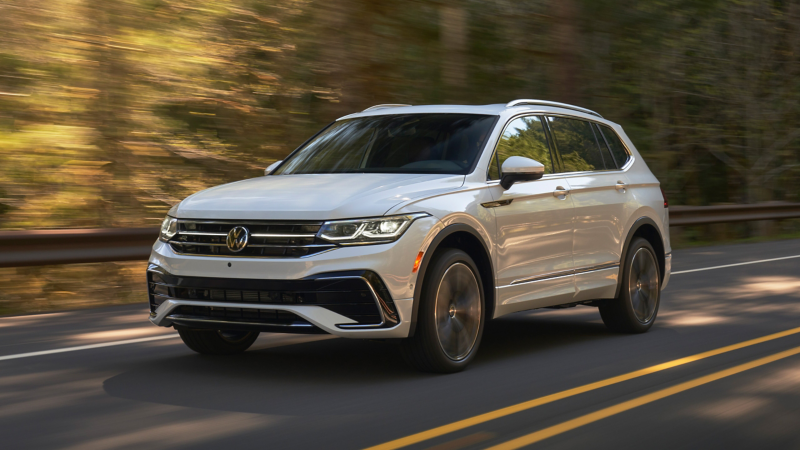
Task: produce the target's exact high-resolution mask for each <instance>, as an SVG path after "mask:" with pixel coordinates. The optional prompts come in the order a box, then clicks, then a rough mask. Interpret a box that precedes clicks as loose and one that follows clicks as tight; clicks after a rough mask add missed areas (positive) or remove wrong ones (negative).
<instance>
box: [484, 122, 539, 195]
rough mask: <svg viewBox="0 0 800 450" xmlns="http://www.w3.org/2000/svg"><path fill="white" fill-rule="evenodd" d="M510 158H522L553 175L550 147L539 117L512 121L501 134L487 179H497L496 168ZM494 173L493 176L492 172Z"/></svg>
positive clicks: (497, 172)
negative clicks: (495, 158) (538, 163)
mask: <svg viewBox="0 0 800 450" xmlns="http://www.w3.org/2000/svg"><path fill="white" fill-rule="evenodd" d="M511 156H524V157H526V158H530V159H532V160H534V161H539V162H540V163H542V164H543V165H544V173H553V160H552V158H551V157H550V147H549V146H548V145H547V138H546V137H545V134H544V126H543V125H542V122H541V117H537V116H529V117H520V118H519V119H514V121H512V122H511V123H510V124H508V126H507V127H506V129H505V131H504V132H503V136H501V137H500V142H498V143H497V155H496V157H497V160H496V162H493V164H495V166H494V169H492V168H491V167H490V169H489V177H490V178H491V179H498V178H499V171H498V170H497V167H498V165H499V167H500V168H502V167H503V163H504V162H505V160H506V159H508V158H509V157H511ZM493 171H494V172H495V174H494V176H493V174H492V172H493Z"/></svg>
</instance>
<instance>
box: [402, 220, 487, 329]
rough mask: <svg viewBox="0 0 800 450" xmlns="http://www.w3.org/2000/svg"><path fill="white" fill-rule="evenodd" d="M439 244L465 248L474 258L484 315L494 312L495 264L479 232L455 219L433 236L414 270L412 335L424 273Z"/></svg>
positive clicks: (446, 246) (415, 325)
mask: <svg viewBox="0 0 800 450" xmlns="http://www.w3.org/2000/svg"><path fill="white" fill-rule="evenodd" d="M440 248H457V249H459V250H463V251H464V252H466V253H467V254H468V255H469V256H470V257H471V258H472V259H473V261H475V264H476V265H477V266H478V271H479V272H480V277H481V283H482V284H483V291H484V299H485V307H486V312H485V314H484V316H485V318H486V319H487V320H488V319H491V318H492V316H493V315H494V306H495V305H494V303H495V280H494V267H493V264H492V258H491V256H490V255H491V252H490V251H489V247H488V245H487V244H486V241H485V240H484V239H483V237H481V235H480V233H478V231H476V230H475V229H474V228H473V227H471V226H469V225H467V224H464V223H455V224H451V225H448V226H446V227H444V228H443V229H442V230H441V231H439V233H438V234H437V235H436V237H434V238H433V240H432V241H431V243H430V245H429V246H428V248H427V250H426V251H425V255H424V256H423V257H422V262H421V263H420V266H419V271H418V274H417V283H416V285H415V286H414V307H413V309H412V313H411V327H410V329H409V333H408V336H409V337H412V336H414V332H415V330H416V327H417V315H418V313H419V305H420V302H421V297H422V287H423V285H424V284H425V276H426V274H427V271H428V267H429V265H430V262H431V260H432V259H433V256H434V255H435V254H436V252H437V250H439V249H440Z"/></svg>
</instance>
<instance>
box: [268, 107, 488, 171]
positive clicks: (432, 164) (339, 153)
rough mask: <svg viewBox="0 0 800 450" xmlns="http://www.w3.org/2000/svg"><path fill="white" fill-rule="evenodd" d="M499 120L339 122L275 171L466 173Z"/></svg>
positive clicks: (439, 117) (429, 117)
mask: <svg viewBox="0 0 800 450" xmlns="http://www.w3.org/2000/svg"><path fill="white" fill-rule="evenodd" d="M495 120H496V117H495V116H483V115H475V114H403V115H391V116H374V117H363V118H357V119H350V120H341V121H338V122H336V123H334V124H333V125H331V126H330V127H329V128H327V129H326V130H324V131H323V132H322V133H320V134H319V136H317V137H315V138H314V139H313V140H311V142H309V143H308V144H306V145H305V146H304V147H303V148H301V149H300V150H299V151H297V152H296V153H294V154H293V155H292V156H290V157H289V159H287V160H286V162H285V163H284V164H283V165H282V166H281V167H280V168H279V169H278V170H276V171H275V172H274V174H276V175H285V174H302V173H362V172H363V173H448V174H459V175H465V174H467V173H468V172H469V170H470V169H471V168H472V163H473V162H474V161H475V158H477V156H478V155H479V154H480V151H481V150H482V149H483V146H484V145H485V143H486V138H487V136H488V135H489V132H490V131H491V129H492V126H493V125H494V122H495Z"/></svg>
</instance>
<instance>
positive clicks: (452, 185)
mask: <svg viewBox="0 0 800 450" xmlns="http://www.w3.org/2000/svg"><path fill="white" fill-rule="evenodd" d="M464 178H465V177H464V175H422V174H386V173H335V174H304V175H268V176H263V177H259V178H252V179H249V180H243V181H237V182H235V183H230V184H224V185H222V186H217V187H213V188H211V189H207V190H205V191H201V192H198V193H196V194H194V195H191V196H189V197H188V198H186V199H185V200H184V201H182V202H181V203H180V205H178V208H177V211H176V214H175V215H176V216H177V217H178V218H182V219H230V220H333V219H350V218H359V217H375V216H382V215H384V214H385V213H386V211H388V210H389V209H391V208H392V207H393V206H395V205H397V204H398V203H401V202H405V201H408V200H413V199H418V198H421V197H425V196H429V195H435V194H440V193H443V192H447V191H452V190H455V189H458V188H459V187H461V186H462V185H463V184H464Z"/></svg>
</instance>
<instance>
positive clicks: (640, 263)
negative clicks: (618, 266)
mask: <svg viewBox="0 0 800 450" xmlns="http://www.w3.org/2000/svg"><path fill="white" fill-rule="evenodd" d="M660 303H661V272H660V270H659V266H658V259H657V257H656V252H655V250H653V246H652V245H650V242H648V241H647V240H646V239H643V238H639V237H637V238H634V239H633V240H632V241H631V244H630V246H629V247H628V253H627V254H626V255H625V265H624V266H623V271H622V287H621V288H620V291H619V295H618V296H617V298H615V299H613V300H609V301H607V302H605V304H603V305H601V306H600V317H602V318H603V323H605V324H606V327H608V329H609V330H611V331H616V332H619V333H644V332H646V331H647V330H649V329H650V327H652V326H653V322H655V321H656V316H657V315H658V307H659V306H660Z"/></svg>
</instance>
